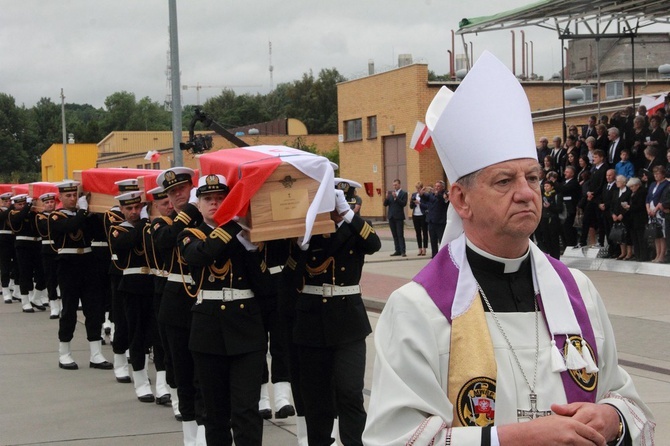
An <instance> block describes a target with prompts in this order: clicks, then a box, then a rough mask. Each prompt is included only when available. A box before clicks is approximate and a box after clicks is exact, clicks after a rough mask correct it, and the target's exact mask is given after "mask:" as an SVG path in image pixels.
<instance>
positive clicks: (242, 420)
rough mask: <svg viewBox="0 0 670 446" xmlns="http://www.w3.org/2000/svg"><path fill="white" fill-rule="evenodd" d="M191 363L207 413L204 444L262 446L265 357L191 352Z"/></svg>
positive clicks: (260, 355)
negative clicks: (259, 409) (259, 406)
mask: <svg viewBox="0 0 670 446" xmlns="http://www.w3.org/2000/svg"><path fill="white" fill-rule="evenodd" d="M193 359H194V361H195V368H196V371H197V374H198V379H199V382H200V386H201V389H202V395H203V400H204V402H205V411H206V413H207V416H206V418H205V434H206V436H207V444H211V445H225V446H229V445H232V444H233V437H234V438H235V446H261V445H262V443H263V419H262V418H261V416H260V414H259V413H258V400H259V399H260V396H261V376H262V370H263V363H264V361H265V353H264V352H263V351H262V350H260V351H257V352H251V353H246V354H242V355H234V356H224V355H211V354H207V353H200V352H193ZM179 402H180V403H181V400H180V401H179ZM231 429H232V435H231ZM310 444H311V443H310Z"/></svg>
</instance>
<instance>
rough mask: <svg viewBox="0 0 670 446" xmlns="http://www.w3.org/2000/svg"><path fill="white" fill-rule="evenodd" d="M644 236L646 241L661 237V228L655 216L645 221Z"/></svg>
mask: <svg viewBox="0 0 670 446" xmlns="http://www.w3.org/2000/svg"><path fill="white" fill-rule="evenodd" d="M644 238H645V239H646V240H647V241H648V242H653V241H654V240H656V239H657V238H663V228H662V227H661V224H660V223H659V222H658V221H657V220H656V219H655V218H650V219H649V221H648V222H647V226H646V227H645V228H644Z"/></svg>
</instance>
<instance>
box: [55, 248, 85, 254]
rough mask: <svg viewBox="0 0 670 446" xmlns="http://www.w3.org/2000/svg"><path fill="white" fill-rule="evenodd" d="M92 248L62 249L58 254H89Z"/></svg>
mask: <svg viewBox="0 0 670 446" xmlns="http://www.w3.org/2000/svg"><path fill="white" fill-rule="evenodd" d="M89 252H93V251H91V248H88V247H87V248H60V249H59V250H58V254H88V253H89Z"/></svg>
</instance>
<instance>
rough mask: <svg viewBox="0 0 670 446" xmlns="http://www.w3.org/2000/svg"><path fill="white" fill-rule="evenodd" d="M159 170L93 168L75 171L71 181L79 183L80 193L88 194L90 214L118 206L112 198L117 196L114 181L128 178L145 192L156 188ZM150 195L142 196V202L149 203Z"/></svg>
mask: <svg viewBox="0 0 670 446" xmlns="http://www.w3.org/2000/svg"><path fill="white" fill-rule="evenodd" d="M159 173H161V171H160V170H153V169H126V168H103V169H99V168H95V169H87V170H75V171H74V172H73V177H74V178H73V179H75V180H77V181H79V182H81V190H82V192H85V193H89V194H90V197H89V200H88V203H89V204H88V210H89V211H90V212H99V213H104V212H107V211H108V210H109V209H110V208H112V207H114V206H118V204H119V202H118V200H115V199H114V197H115V196H117V195H119V188H118V186H117V185H116V184H114V183H115V182H116V181H121V180H127V179H129V178H135V179H137V183H138V185H139V188H140V190H142V191H143V192H146V191H147V190H150V189H153V188H154V187H156V178H157V177H158V174H159ZM152 199H153V198H152V197H151V195H150V196H149V197H146V195H145V194H143V196H142V201H151V200H152Z"/></svg>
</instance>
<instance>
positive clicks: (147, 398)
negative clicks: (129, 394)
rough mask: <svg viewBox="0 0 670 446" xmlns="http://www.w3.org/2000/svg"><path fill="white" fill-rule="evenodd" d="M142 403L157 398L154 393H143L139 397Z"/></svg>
mask: <svg viewBox="0 0 670 446" xmlns="http://www.w3.org/2000/svg"><path fill="white" fill-rule="evenodd" d="M137 399H138V400H140V402H141V403H153V402H154V400H155V399H156V398H154V396H153V395H152V394H150V393H149V394H147V395H142V396H138V397H137Z"/></svg>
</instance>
